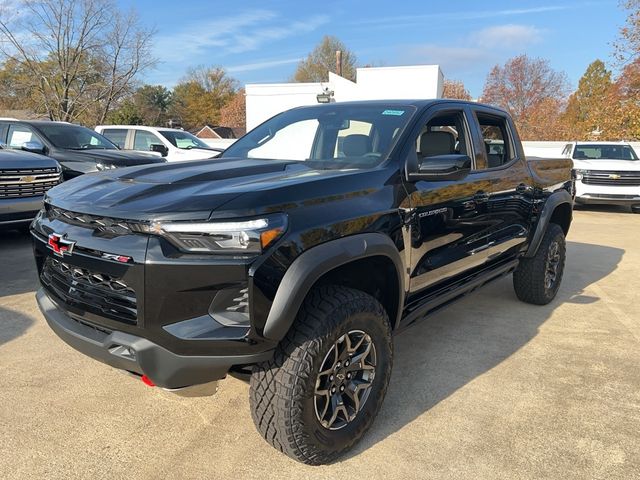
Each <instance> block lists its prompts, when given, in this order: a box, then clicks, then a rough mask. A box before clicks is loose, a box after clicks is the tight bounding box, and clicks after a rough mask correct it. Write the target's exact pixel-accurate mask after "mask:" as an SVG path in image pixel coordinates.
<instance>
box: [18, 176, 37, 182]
mask: <svg viewBox="0 0 640 480" xmlns="http://www.w3.org/2000/svg"><path fill="white" fill-rule="evenodd" d="M35 179H36V177H34V176H33V175H25V176H24V177H20V181H21V182H23V183H31V182H33V181H34V180H35Z"/></svg>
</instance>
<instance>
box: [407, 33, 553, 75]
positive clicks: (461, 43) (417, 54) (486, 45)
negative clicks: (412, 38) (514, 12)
mask: <svg viewBox="0 0 640 480" xmlns="http://www.w3.org/2000/svg"><path fill="white" fill-rule="evenodd" d="M542 33H543V32H542V30H540V29H538V28H536V27H533V26H529V25H516V24H508V25H496V26H491V27H486V28H483V29H481V30H476V31H474V32H471V33H470V34H468V35H467V36H465V37H461V38H459V39H458V40H457V41H454V42H449V43H447V44H436V43H428V44H424V45H418V46H415V47H413V48H410V49H409V50H408V51H407V56H408V58H407V60H408V61H411V62H419V63H434V64H438V65H440V67H441V68H442V70H443V72H444V73H445V76H447V75H448V74H450V73H452V74H453V75H461V74H463V73H475V72H478V71H480V70H482V71H484V70H486V69H487V67H488V66H490V65H491V64H494V63H497V62H499V61H501V60H502V59H503V58H504V57H505V56H506V55H510V54H516V53H521V51H522V50H523V49H525V48H526V47H527V46H529V45H531V44H533V43H536V42H538V41H540V40H541V39H542Z"/></svg>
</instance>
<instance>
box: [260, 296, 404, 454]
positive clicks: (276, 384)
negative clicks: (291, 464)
mask: <svg viewBox="0 0 640 480" xmlns="http://www.w3.org/2000/svg"><path fill="white" fill-rule="evenodd" d="M392 352H393V348H392V341H391V329H390V327H389V320H388V317H387V314H386V312H385V310H384V309H383V307H382V305H380V303H379V302H378V301H377V300H376V299H375V298H373V297H371V296H370V295H368V294H366V293H364V292H361V291H359V290H354V289H351V288H346V287H338V286H325V287H320V288H316V289H314V290H313V291H312V292H311V293H310V294H309V296H308V298H307V299H306V300H305V302H304V305H303V307H302V308H301V310H300V313H299V314H298V317H297V319H296V321H295V322H294V325H293V326H292V327H291V330H290V331H289V332H288V333H287V336H286V337H285V339H284V340H283V341H282V342H281V343H280V345H279V346H278V348H277V350H276V354H275V356H274V358H273V359H272V360H270V361H267V362H264V363H261V364H259V365H256V366H255V367H254V370H253V374H252V376H251V388H250V404H251V413H252V417H253V421H254V423H255V425H256V427H257V429H258V431H259V432H260V433H261V434H262V436H263V437H264V438H265V439H266V440H267V442H269V443H270V444H271V445H273V446H274V447H275V448H276V449H278V450H280V451H282V452H284V453H285V454H287V455H288V456H290V457H292V458H294V459H295V460H298V461H300V462H303V463H306V464H309V465H320V464H325V463H329V462H331V461H333V460H334V459H336V458H337V457H338V456H339V455H340V454H342V453H344V452H345V451H346V450H348V449H349V448H351V447H352V446H353V445H354V444H355V443H356V442H357V441H358V440H359V439H360V438H361V437H362V436H363V435H364V433H365V432H366V431H367V429H368V428H369V427H370V426H371V424H372V423H373V420H374V418H375V417H376V415H377V413H378V411H379V410H380V406H381V405H382V401H383V399H384V396H385V393H386V390H387V386H388V384H389V377H390V375H391V364H392Z"/></svg>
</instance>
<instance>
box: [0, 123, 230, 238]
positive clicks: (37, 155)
mask: <svg viewBox="0 0 640 480" xmlns="http://www.w3.org/2000/svg"><path fill="white" fill-rule="evenodd" d="M0 143H1V144H3V149H2V150H1V151H0V226H2V227H11V228H15V227H17V228H21V227H25V226H27V225H28V224H29V223H30V222H31V220H33V218H34V217H35V215H36V213H37V212H38V210H40V209H41V208H42V199H43V197H44V194H45V193H46V192H47V190H48V189H49V188H51V187H53V186H55V185H57V184H58V183H60V182H62V181H63V180H69V179H72V178H75V177H78V176H80V175H82V174H85V173H91V172H99V171H103V170H111V169H114V168H119V167H131V166H136V165H146V164H155V163H164V162H167V161H179V160H203V159H209V158H215V157H216V156H217V155H219V154H220V153H221V152H222V151H223V149H222V148H212V147H210V146H209V145H208V144H206V143H205V142H203V141H202V140H200V139H199V138H197V137H195V136H194V135H192V134H191V133H189V132H185V131H184V130H179V129H173V128H155V127H144V126H119V125H114V126H109V125H101V126H98V127H96V130H95V131H94V130H91V129H89V128H86V127H83V126H80V125H75V124H71V123H67V122H53V121H29V120H18V119H13V118H0Z"/></svg>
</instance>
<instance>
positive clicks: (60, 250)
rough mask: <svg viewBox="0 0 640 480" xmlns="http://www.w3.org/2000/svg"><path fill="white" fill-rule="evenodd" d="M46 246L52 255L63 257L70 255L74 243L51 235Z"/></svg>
mask: <svg viewBox="0 0 640 480" xmlns="http://www.w3.org/2000/svg"><path fill="white" fill-rule="evenodd" d="M47 244H48V245H49V248H50V249H51V250H53V254H54V255H57V256H58V257H64V256H65V255H71V253H72V252H73V247H74V246H75V244H76V242H73V241H71V240H67V239H65V238H64V235H60V234H58V233H52V234H51V235H49V241H48V242H47Z"/></svg>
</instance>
